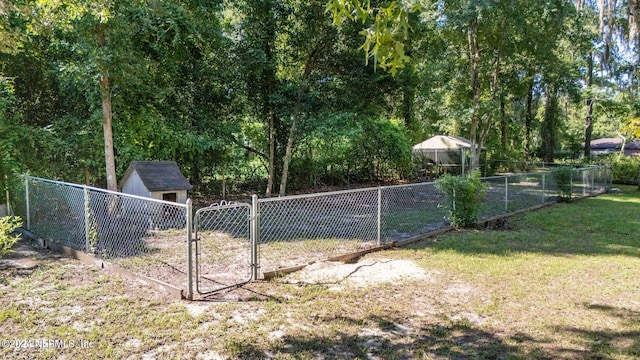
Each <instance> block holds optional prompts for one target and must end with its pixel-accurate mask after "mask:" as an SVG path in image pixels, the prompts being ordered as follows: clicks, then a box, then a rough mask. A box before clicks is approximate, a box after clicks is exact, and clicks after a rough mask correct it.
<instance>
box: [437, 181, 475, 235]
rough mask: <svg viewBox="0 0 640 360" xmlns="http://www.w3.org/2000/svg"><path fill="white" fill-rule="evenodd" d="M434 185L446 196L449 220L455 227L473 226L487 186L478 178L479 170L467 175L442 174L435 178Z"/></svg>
mask: <svg viewBox="0 0 640 360" xmlns="http://www.w3.org/2000/svg"><path fill="white" fill-rule="evenodd" d="M436 187H437V188H438V190H440V192H441V193H442V194H443V195H444V196H445V198H446V201H447V203H446V207H447V208H449V220H450V221H451V224H452V225H453V226H455V227H463V228H464V227H473V226H475V224H476V223H477V222H478V215H479V213H480V206H481V201H482V199H483V198H484V196H485V194H486V193H487V187H486V185H485V184H484V183H482V181H481V180H480V172H478V171H474V172H473V173H471V174H469V175H461V176H453V175H448V174H446V175H443V176H442V177H440V178H438V180H436Z"/></svg>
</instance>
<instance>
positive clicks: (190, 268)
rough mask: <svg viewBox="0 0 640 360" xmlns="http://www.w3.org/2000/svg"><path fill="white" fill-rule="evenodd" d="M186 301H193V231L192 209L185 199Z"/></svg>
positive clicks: (188, 201)
mask: <svg viewBox="0 0 640 360" xmlns="http://www.w3.org/2000/svg"><path fill="white" fill-rule="evenodd" d="M186 213H187V215H186V217H187V219H186V220H187V300H193V251H192V249H191V242H192V239H191V236H192V231H193V224H192V221H193V216H192V215H193V207H192V205H191V199H187V211H186Z"/></svg>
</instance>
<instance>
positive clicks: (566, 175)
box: [551, 166, 574, 202]
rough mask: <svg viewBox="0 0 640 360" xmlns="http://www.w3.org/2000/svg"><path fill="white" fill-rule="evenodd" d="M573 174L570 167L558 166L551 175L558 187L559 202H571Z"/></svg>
mask: <svg viewBox="0 0 640 360" xmlns="http://www.w3.org/2000/svg"><path fill="white" fill-rule="evenodd" d="M573 174H574V170H573V167H572V166H560V167H558V168H556V169H554V170H553V172H552V173H551V175H552V176H553V180H554V181H555V183H556V186H557V187H558V194H559V195H560V200H561V201H565V202H571V195H572V190H573V189H572V183H573Z"/></svg>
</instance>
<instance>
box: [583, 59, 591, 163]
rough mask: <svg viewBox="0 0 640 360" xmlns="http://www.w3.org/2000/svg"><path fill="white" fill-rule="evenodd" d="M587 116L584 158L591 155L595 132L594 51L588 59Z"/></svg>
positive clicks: (585, 121)
mask: <svg viewBox="0 0 640 360" xmlns="http://www.w3.org/2000/svg"><path fill="white" fill-rule="evenodd" d="M587 67H588V68H587V89H588V90H587V96H588V98H587V117H586V118H585V120H584V158H585V159H588V158H590V157H591V133H592V132H593V98H592V97H591V85H593V53H592V52H591V53H589V59H588V60H587Z"/></svg>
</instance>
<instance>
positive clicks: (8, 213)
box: [5, 190, 14, 216]
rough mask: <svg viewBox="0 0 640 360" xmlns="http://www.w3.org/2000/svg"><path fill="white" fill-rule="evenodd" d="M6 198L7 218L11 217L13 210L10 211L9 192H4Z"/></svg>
mask: <svg viewBox="0 0 640 360" xmlns="http://www.w3.org/2000/svg"><path fill="white" fill-rule="evenodd" d="M5 195H6V197H7V215H9V216H13V215H14V214H13V209H11V199H10V198H9V190H7V191H6V194H5Z"/></svg>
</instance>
